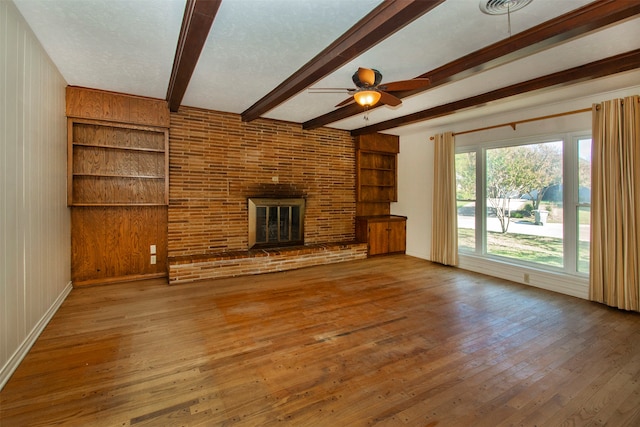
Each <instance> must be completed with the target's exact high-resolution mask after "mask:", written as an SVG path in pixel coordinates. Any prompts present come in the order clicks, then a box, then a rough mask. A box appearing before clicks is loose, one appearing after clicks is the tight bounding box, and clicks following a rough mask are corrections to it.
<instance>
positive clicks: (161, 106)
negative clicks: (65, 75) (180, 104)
mask: <svg viewBox="0 0 640 427" xmlns="http://www.w3.org/2000/svg"><path fill="white" fill-rule="evenodd" d="M67 116H68V117H78V118H86V119H97V120H107V121H114V122H120V123H129V124H139V125H151V126H160V127H166V128H168V127H169V122H170V116H169V108H168V107H167V102H166V101H165V100H162V99H154V98H145V97H140V96H134V95H127V94H121V93H114V92H106V91H100V90H95V89H87V88H81V87H75V86H67Z"/></svg>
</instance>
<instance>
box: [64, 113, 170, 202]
mask: <svg viewBox="0 0 640 427" xmlns="http://www.w3.org/2000/svg"><path fill="white" fill-rule="evenodd" d="M168 138H169V135H168V129H166V128H164V129H163V128H159V127H150V126H140V125H130V124H121V123H109V122H104V121H98V120H90V119H76V118H69V119H68V140H69V151H68V152H69V161H68V177H67V182H68V203H69V206H131V205H134V206H164V205H167V204H168V193H169V192H168V188H169V175H168V174H167V172H166V171H167V170H168V161H169V160H168V159H169V158H168Z"/></svg>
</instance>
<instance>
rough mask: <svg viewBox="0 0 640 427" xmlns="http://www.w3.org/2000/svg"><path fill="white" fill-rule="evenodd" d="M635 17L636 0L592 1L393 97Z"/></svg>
mask: <svg viewBox="0 0 640 427" xmlns="http://www.w3.org/2000/svg"><path fill="white" fill-rule="evenodd" d="M638 14H640V2H638V1H616V0H605V1H597V2H593V3H590V4H588V5H586V6H583V7H581V8H579V9H576V10H574V11H571V12H569V13H566V14H564V15H561V16H559V17H557V18H554V19H551V20H549V21H547V22H544V23H542V24H539V25H537V26H535V27H533V28H531V29H529V30H527V31H523V32H521V33H518V34H516V35H514V36H512V37H509V38H507V39H504V40H501V41H499V42H497V43H494V44H492V45H490V46H487V47H485V48H483V49H480V50H477V51H475V52H472V53H470V54H468V55H466V56H463V57H461V58H459V59H456V60H455V61H452V62H449V63H448V64H445V65H443V66H441V67H439V68H436V69H434V70H431V71H428V72H426V73H424V74H421V75H419V76H417V78H425V77H426V78H429V79H430V85H429V86H426V87H424V88H422V89H419V90H413V91H406V92H400V93H394V95H396V96H398V98H405V97H407V96H411V95H415V94H417V93H420V92H423V91H425V90H429V89H432V88H434V87H436V86H439V85H442V84H444V83H448V82H453V81H459V80H461V79H463V78H465V77H468V76H470V75H472V74H473V73H476V72H478V71H484V70H487V69H490V68H494V67H497V66H500V65H503V64H506V63H508V62H511V61H514V60H517V59H521V58H524V57H526V56H529V55H531V54H533V53H536V52H540V51H542V50H544V49H548V48H550V47H552V46H554V45H556V44H559V43H561V42H564V41H566V40H569V39H572V38H575V37H578V36H581V35H583V34H586V33H589V32H591V31H594V30H597V29H599V28H602V27H605V26H607V25H610V24H612V23H615V22H619V21H622V20H624V19H627V18H629V17H632V16H635V15H638ZM360 113H362V107H361V106H359V105H357V104H351V105H348V106H346V107H343V108H339V109H337V110H334V111H331V112H329V113H327V114H324V115H322V116H319V117H316V118H314V119H311V120H309V121H307V122H305V123H303V124H302V128H303V129H315V128H318V127H320V126H324V125H327V124H329V123H333V122H336V121H338V120H342V119H346V118H348V117H351V116H354V115H356V114H360Z"/></svg>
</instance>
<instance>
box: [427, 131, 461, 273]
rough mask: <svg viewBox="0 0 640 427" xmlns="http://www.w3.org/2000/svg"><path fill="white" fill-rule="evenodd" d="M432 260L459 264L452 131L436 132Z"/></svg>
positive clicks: (447, 263) (446, 263)
mask: <svg viewBox="0 0 640 427" xmlns="http://www.w3.org/2000/svg"><path fill="white" fill-rule="evenodd" d="M434 139H435V154H434V162H433V163H434V165H433V219H432V223H431V260H432V261H435V262H439V263H441V264H445V265H458V211H457V207H456V168H455V155H456V154H455V140H454V137H453V133H451V132H447V133H445V134H439V135H436V136H435V138H434Z"/></svg>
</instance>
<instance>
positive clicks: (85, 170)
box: [66, 87, 170, 286]
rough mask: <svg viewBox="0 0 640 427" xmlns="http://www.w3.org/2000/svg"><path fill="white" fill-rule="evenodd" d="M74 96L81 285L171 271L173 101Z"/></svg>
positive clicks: (70, 189)
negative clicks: (168, 224) (168, 244)
mask: <svg viewBox="0 0 640 427" xmlns="http://www.w3.org/2000/svg"><path fill="white" fill-rule="evenodd" d="M66 101H67V124H68V128H67V139H68V154H67V178H68V179H67V203H68V205H69V206H70V207H71V278H72V280H73V284H74V286H85V285H93V284H105V283H111V282H118V281H121V280H132V279H137V278H149V277H159V276H166V275H167V268H168V264H167V222H168V220H167V214H168V204H169V172H168V171H169V118H170V116H169V109H168V107H167V104H166V102H165V101H164V100H158V99H150V98H144V97H138V96H132V95H125V94H119V93H112V92H105V91H100V90H93V89H86V88H79V87H67V99H66ZM152 247H154V248H155V252H154V251H152V250H151V248H152Z"/></svg>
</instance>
